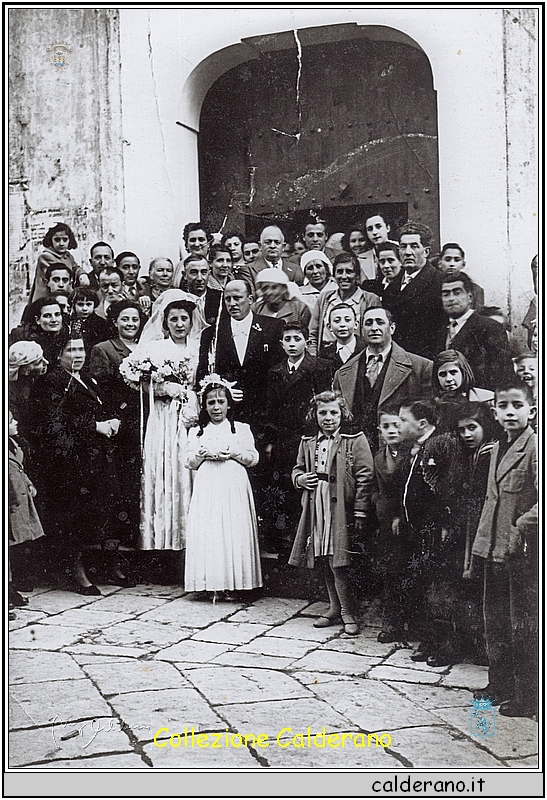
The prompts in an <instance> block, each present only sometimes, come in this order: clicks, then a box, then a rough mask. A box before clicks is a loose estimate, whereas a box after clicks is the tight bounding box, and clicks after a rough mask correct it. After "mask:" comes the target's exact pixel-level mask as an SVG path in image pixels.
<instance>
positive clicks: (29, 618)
mask: <svg viewBox="0 0 547 800" xmlns="http://www.w3.org/2000/svg"><path fill="white" fill-rule="evenodd" d="M15 614H16V617H15V619H10V620H9V630H10V631H16V630H18V629H19V628H24V627H25V626H26V625H31V624H32V623H33V622H39V621H40V620H42V619H47V614H46V613H45V612H44V611H33V610H30V611H29V610H27V609H26V608H18V609H17V610H16V611H15Z"/></svg>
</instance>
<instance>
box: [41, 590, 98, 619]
mask: <svg viewBox="0 0 547 800" xmlns="http://www.w3.org/2000/svg"><path fill="white" fill-rule="evenodd" d="M28 599H29V604H28V606H27V608H28V609H30V610H35V611H44V612H45V613H46V614H60V613H61V612H62V611H67V609H69V608H78V607H79V606H85V605H87V604H88V603H96V602H97V600H98V599H100V598H98V597H84V596H83V595H81V594H76V592H65V591H64V590H63V589H50V590H49V591H48V592H42V593H41V594H31V595H30V594H29V595H28Z"/></svg>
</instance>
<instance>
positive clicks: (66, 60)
mask: <svg viewBox="0 0 547 800" xmlns="http://www.w3.org/2000/svg"><path fill="white" fill-rule="evenodd" d="M46 53H47V54H48V56H49V63H50V64H51V66H52V67H54V69H57V70H59V71H61V70H63V69H66V67H68V65H69V64H70V54H71V53H72V47H70V45H68V44H67V43H66V42H58V43H56V44H50V46H49V47H46Z"/></svg>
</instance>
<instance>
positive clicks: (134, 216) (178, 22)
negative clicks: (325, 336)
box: [10, 8, 537, 329]
mask: <svg viewBox="0 0 547 800" xmlns="http://www.w3.org/2000/svg"><path fill="white" fill-rule="evenodd" d="M14 11H15V14H14ZM536 17H537V11H534V9H517V10H516V11H513V10H512V9H507V10H503V9H483V10H476V9H451V10H443V9H424V10H416V9H403V8H398V9H389V8H376V9H374V8H372V9H367V8H362V9H355V8H352V9H338V8H320V9H319V8H318V9H288V8H278V9H269V8H262V9H252V10H251V9H242V8H240V9H237V8H233V9H226V8H215V9H154V8H151V9H142V8H133V9H131V8H122V9H120V10H118V11H117V10H115V9H102V10H96V9H68V8H65V9H15V10H14V9H12V10H10V28H11V30H10V35H11V52H10V57H11V71H12V72H11V75H10V79H11V80H12V87H11V88H12V99H11V103H12V106H11V109H12V121H11V126H12V127H11V129H10V155H11V168H10V200H11V201H12V202H11V204H10V205H11V209H12V214H11V217H10V234H11V236H10V273H11V275H12V276H13V277H14V280H13V281H12V283H13V285H14V286H15V292H14V298H13V302H14V303H15V304H16V303H17V301H18V298H19V299H20V297H21V296H22V294H23V291H22V285H23V283H24V279H25V277H26V272H25V271H26V270H28V265H29V264H30V267H31V270H33V269H34V264H35V260H36V259H35V256H36V254H37V247H36V239H37V235H38V234H37V231H39V222H40V216H39V215H40V214H41V215H42V219H45V217H47V216H49V215H50V214H51V212H50V211H49V210H53V211H54V212H55V213H56V214H59V213H60V214H61V216H64V218H65V219H66V220H67V221H68V222H69V224H70V223H71V222H72V224H74V226H75V228H76V232H77V234H79V236H80V239H81V240H82V241H85V244H86V246H87V245H88V244H89V243H91V240H93V239H95V238H96V237H99V236H101V237H104V238H106V239H107V240H109V241H112V242H113V243H114V244H115V246H117V247H118V246H119V247H120V248H121V247H124V248H128V249H131V250H135V252H137V253H139V255H140V256H141V260H142V262H143V263H147V262H148V261H149V260H150V259H151V258H152V257H153V256H155V255H158V254H160V253H162V254H165V255H169V256H170V257H171V258H174V259H176V258H178V256H179V252H180V249H181V240H180V235H181V231H182V227H183V225H184V223H185V222H187V221H188V220H191V219H196V218H197V215H198V213H199V182H198V167H197V130H196V122H195V120H196V119H199V108H200V104H201V101H202V99H203V86H196V85H193V84H192V73H193V71H194V70H195V69H196V68H197V67H199V65H200V64H202V62H204V60H205V59H207V58H208V57H210V56H211V55H212V54H215V57H214V59H213V65H212V67H211V69H212V71H213V72H214V70H215V69H216V70H217V73H218V74H217V77H218V76H219V75H220V74H222V72H223V71H225V70H226V69H229V68H230V66H233V65H235V64H237V63H240V62H241V60H244V59H242V56H241V53H240V52H238V53H236V52H234V46H238V47H239V48H244V50H245V52H246V54H247V55H246V56H245V57H248V58H252V57H255V56H256V53H253V49H252V47H251V46H249V45H248V44H246V43H245V40H248V39H249V38H252V37H257V36H260V35H261V34H272V33H275V32H277V31H279V32H282V31H289V32H293V33H292V34H291V35H292V36H293V39H294V31H295V30H302V29H303V28H306V27H310V26H317V25H335V24H341V23H357V24H358V25H385V26H391V27H393V28H394V29H396V30H400V31H403V32H404V33H406V34H407V35H409V36H411V37H412V38H414V40H415V41H417V42H418V43H419V44H420V46H421V47H422V48H423V50H424V51H425V52H426V54H427V55H428V57H429V59H430V62H431V65H432V69H433V75H434V81H435V88H436V90H437V97H438V124H439V166H440V207H441V239H442V240H444V241H447V240H455V241H458V240H459V241H461V242H462V243H463V244H464V246H465V248H466V251H467V254H468V259H467V260H468V265H469V268H470V271H471V272H472V274H473V276H474V277H476V280H478V281H479V282H480V283H481V284H482V285H483V286H484V288H485V290H486V292H487V297H488V298H489V299H490V301H491V302H493V303H499V304H500V305H507V303H508V302H509V300H510V302H511V307H512V310H513V322H514V327H516V328H517V329H518V327H519V322H520V319H521V318H522V316H523V315H524V312H525V310H526V307H527V302H528V300H529V297H530V294H531V288H532V284H531V277H530V270H529V262H530V259H531V257H532V255H533V254H534V252H535V248H536V244H535V241H536V237H537V216H536V214H537V207H536V206H537V190H536V180H537V177H536V140H537V116H536V99H535V98H536V92H537V42H536V32H535V25H536V24H537V20H536ZM12 19H13V20H14V23H13V26H12V25H11V20H12ZM118 21H119V50H118ZM59 39H60V40H69V41H71V43H72V44H73V45H75V47H74V59H73V63H72V64H71V66H70V67H69V68H68V69H67V70H63V72H62V73H61V74H56V73H55V71H54V70H53V68H52V67H51V66H50V65H49V63H48V62H47V56H46V54H45V47H47V45H48V44H50V42H51V41H56V40H59ZM242 40H243V44H242ZM80 44H83V45H84V46H83V47H82V48H80ZM293 46H294V41H293ZM119 64H121V69H120V67H119V66H118V65H119ZM14 67H15V68H14ZM478 76H480V80H478ZM189 78H190V80H189ZM213 80H214V76H213V77H212V78H211V82H212V81H213ZM97 89H99V91H97ZM206 89H207V87H205V90H206ZM120 96H121V103H120ZM106 123H108V124H106ZM177 123H179V124H177ZM122 148H123V152H122ZM52 179H53V180H52ZM25 187H27V188H25ZM124 187H125V193H124ZM42 225H43V221H42ZM81 250H82V249H81V248H80V250H79V251H78V253H77V256H80V259H79V260H80V261H85V259H86V258H87V254H86V253H82V252H81Z"/></svg>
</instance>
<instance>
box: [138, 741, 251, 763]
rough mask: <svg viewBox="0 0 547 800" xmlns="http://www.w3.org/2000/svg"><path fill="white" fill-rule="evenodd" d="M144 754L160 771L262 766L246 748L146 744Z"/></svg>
mask: <svg viewBox="0 0 547 800" xmlns="http://www.w3.org/2000/svg"><path fill="white" fill-rule="evenodd" d="M175 741H176V740H175ZM206 741H208V740H206V739H203V740H202V742H203V743H205V742H206ZM211 741H213V740H211ZM236 741H237V740H236ZM214 743H216V740H214ZM144 752H145V753H146V755H147V756H148V758H150V759H151V761H152V764H153V765H154V767H160V768H162V769H215V768H216V769H238V768H239V769H261V766H262V765H261V764H260V763H259V762H258V761H257V759H256V758H254V757H253V755H252V754H251V752H250V751H249V749H248V748H247V747H223V748H222V749H221V748H218V749H217V748H213V749H211V747H206V748H205V747H204V748H200V747H197V746H194V747H184V745H181V746H180V747H171V746H170V745H169V744H167V745H166V746H165V747H157V746H156V745H154V744H147V745H145V747H144Z"/></svg>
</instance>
